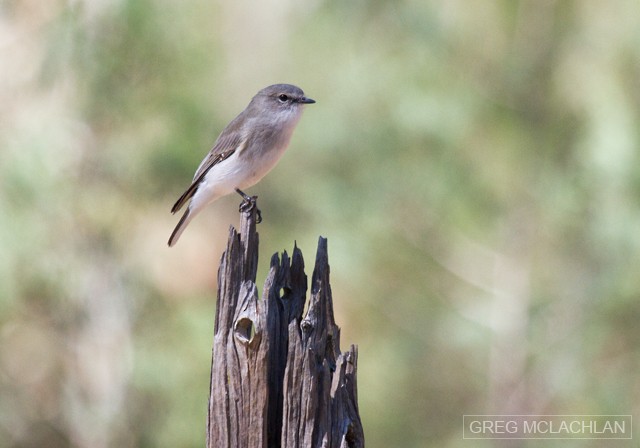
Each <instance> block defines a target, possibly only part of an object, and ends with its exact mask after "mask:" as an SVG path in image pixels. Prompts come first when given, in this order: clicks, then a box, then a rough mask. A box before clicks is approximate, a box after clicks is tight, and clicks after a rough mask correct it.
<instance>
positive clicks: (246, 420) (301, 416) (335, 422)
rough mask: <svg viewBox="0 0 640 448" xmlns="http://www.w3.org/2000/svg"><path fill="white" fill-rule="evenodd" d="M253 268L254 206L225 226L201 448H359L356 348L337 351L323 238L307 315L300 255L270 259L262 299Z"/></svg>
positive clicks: (361, 444) (255, 246)
mask: <svg viewBox="0 0 640 448" xmlns="http://www.w3.org/2000/svg"><path fill="white" fill-rule="evenodd" d="M257 266H258V233H257V232H256V208H255V207H254V208H253V209H252V210H249V211H246V212H242V213H241V222H240V233H238V232H237V231H236V230H235V229H234V228H233V227H231V229H230V232H229V240H228V243H227V249H226V250H225V252H224V254H223V255H222V259H221V262H220V268H219V270H218V299H217V307H216V319H215V326H214V328H215V330H214V339H213V356H212V361H211V387H210V396H209V412H208V420H207V447H208V448H222V447H229V448H238V447H251V448H253V447H269V448H271V447H292V448H293V447H296V448H297V447H328V448H333V447H335V448H338V447H340V448H346V447H364V433H363V430H362V424H361V421H360V416H359V412H358V396H357V385H356V367H357V361H358V349H357V347H356V346H354V345H352V346H351V347H350V349H349V350H348V351H347V352H344V353H341V352H340V328H338V326H337V325H336V323H335V321H334V316H333V300H332V296H331V286H330V284H329V261H328V255H327V240H326V239H325V238H322V237H320V238H319V241H318V251H317V255H316V263H315V268H314V271H313V275H312V279H311V297H310V300H309V306H308V309H307V311H306V314H304V317H303V312H304V306H305V301H306V293H307V276H306V274H305V272H304V260H303V257H302V252H301V251H300V250H299V249H298V248H297V247H294V250H293V255H292V257H291V258H289V256H288V255H287V253H286V252H284V253H283V254H282V257H281V258H280V257H279V256H278V254H277V253H276V254H274V255H273V256H272V257H271V267H270V271H269V275H268V277H267V279H266V281H265V284H264V289H263V293H262V299H258V290H257V288H256V285H255V280H256V272H257Z"/></svg>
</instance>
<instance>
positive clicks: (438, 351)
mask: <svg viewBox="0 0 640 448" xmlns="http://www.w3.org/2000/svg"><path fill="white" fill-rule="evenodd" d="M276 82H288V83H293V84H297V85H299V86H301V87H302V88H303V89H304V90H305V93H306V94H307V95H308V96H310V97H312V98H314V99H316V100H317V104H315V105H313V106H309V107H308V108H307V110H306V112H305V115H304V116H303V118H302V120H301V122H300V125H299V127H298V129H297V131H296V133H295V135H294V138H293V140H292V143H291V146H290V148H289V150H288V152H287V153H286V155H285V157H284V158H283V159H282V161H281V162H280V164H279V165H278V167H277V168H276V169H275V170H274V171H273V172H272V173H271V174H270V175H269V176H267V178H265V179H264V180H263V181H262V182H261V183H260V184H258V185H257V186H255V187H253V188H252V189H250V190H249V192H250V193H251V194H257V195H258V196H259V197H260V207H261V209H262V211H263V216H264V223H263V224H261V225H260V227H259V232H260V240H261V247H260V250H261V261H260V268H259V281H260V282H262V281H263V280H264V278H265V276H266V274H267V270H268V262H269V257H270V255H271V254H272V253H274V252H276V251H282V250H285V249H286V250H288V251H289V252H291V249H292V247H293V243H294V240H296V241H297V243H298V246H299V247H301V249H302V250H303V253H304V255H305V257H306V260H307V267H308V272H307V274H308V275H310V274H311V272H310V271H311V268H312V264H313V260H314V257H315V250H316V242H317V238H318V236H319V235H323V236H325V237H327V238H328V239H329V257H330V263H331V268H332V286H333V293H334V302H335V307H336V320H337V323H338V324H339V325H340V326H341V327H342V344H343V347H342V348H343V349H345V348H346V347H347V346H348V344H351V343H355V344H358V345H359V349H360V358H359V366H358V389H359V390H358V392H359V404H360V412H361V416H362V420H363V425H364V430H365V435H366V440H367V445H368V446H369V447H373V448H380V447H471V446H473V447H476V446H479V447H493V446H500V447H502V446H524V447H534V446H540V442H537V443H536V442H522V441H521V442H519V443H515V442H513V444H512V445H507V444H505V443H493V442H490V441H488V442H478V441H468V440H463V439H462V416H463V415H464V414H485V413H487V414H508V413H512V414H514V413H515V414H633V415H634V416H640V376H639V375H638V372H640V325H638V322H639V321H640V301H639V299H640V275H639V273H638V271H639V268H640V168H639V167H640V164H639V162H640V160H639V159H640V157H639V155H638V153H639V152H638V149H639V147H640V126H639V125H638V123H639V121H640V4H639V3H638V2H637V1H635V0H628V1H604V0H602V1H596V0H581V1H570V0H558V1H553V0H528V1H515V0H502V1H489V0H483V1H478V2H471V1H463V0H457V1H446V2H437V1H426V0H401V1H394V2H385V1H363V0H354V1H339V0H324V1H322V0H312V1H308V2H296V1H294V0H266V1H263V2H253V1H249V0H239V1H234V2H222V1H209V0H183V1H180V2H176V1H168V0H160V1H157V0H156V1H153V0H111V1H110V0H93V1H90V0H84V1H83V0H67V1H62V0H50V1H41V0H2V1H0V214H1V218H0V446H2V447H44V446H46V447H53V448H55V447H66V446H74V447H94V448H95V447H98V448H100V447H192V446H193V447H197V446H203V445H204V434H205V419H206V409H207V398H208V386H209V377H208V375H209V368H210V350H211V342H212V336H213V317H214V312H215V310H214V305H215V287H216V272H217V268H218V262H219V258H220V255H221V253H222V250H223V249H224V245H225V244H226V238H227V232H228V228H229V225H231V224H233V225H236V224H237V222H238V214H237V206H238V202H239V198H237V197H227V198H224V199H222V200H220V201H218V202H217V203H215V204H214V205H212V206H211V207H210V208H209V209H208V210H207V211H205V212H204V213H202V214H201V215H200V216H198V218H197V219H196V220H195V221H194V222H193V223H192V224H191V225H190V226H189V228H188V229H187V231H186V232H185V234H184V235H183V237H182V239H181V240H180V242H179V243H178V244H177V246H176V247H175V248H172V249H168V248H167V246H166V241H167V239H168V237H169V234H170V233H171V230H172V229H173V226H174V225H175V224H176V222H177V219H178V217H177V216H172V215H171V214H170V212H169V210H170V208H171V205H172V204H173V203H174V201H175V199H176V198H177V197H178V196H179V195H180V194H181V193H182V192H183V190H184V189H185V188H186V187H187V186H188V184H189V182H190V180H191V177H192V175H193V172H194V171H195V169H196V167H197V166H198V163H199V162H200V160H201V159H202V157H203V156H204V155H205V154H206V152H207V151H208V150H209V148H210V146H211V144H212V143H213V142H214V140H215V138H216V136H217V134H218V133H219V132H220V131H221V130H222V128H223V127H224V126H225V125H226V123H228V122H229V121H230V120H231V119H232V118H233V117H235V115H236V114H237V113H239V112H240V111H241V110H242V109H243V108H244V107H245V106H246V104H247V103H248V102H249V100H250V98H251V97H252V96H253V95H254V94H255V92H257V91H258V90H259V89H260V88H262V87H264V86H266V85H269V84H272V83H276ZM259 289H261V286H259ZM605 442H606V441H605ZM544 446H546V447H554V446H563V447H565V446H569V447H571V446H576V447H592V446H593V447H595V446H607V445H606V444H603V442H602V441H600V442H597V443H595V442H590V441H577V442H576V443H573V444H572V443H568V442H563V441H548V442H545V443H544ZM611 446H614V445H613V444H612V445H611ZM615 446H616V447H621V446H632V445H631V442H628V443H626V445H625V442H622V443H617V444H615ZM634 446H636V445H634Z"/></svg>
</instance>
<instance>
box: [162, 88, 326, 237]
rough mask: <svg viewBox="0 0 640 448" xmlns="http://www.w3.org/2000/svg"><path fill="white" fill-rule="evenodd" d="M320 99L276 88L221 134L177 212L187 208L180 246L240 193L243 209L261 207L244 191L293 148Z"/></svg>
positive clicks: (180, 224)
mask: <svg viewBox="0 0 640 448" xmlns="http://www.w3.org/2000/svg"><path fill="white" fill-rule="evenodd" d="M313 103H315V100H313V99H311V98H308V97H306V96H305V94H304V92H303V91H302V89H301V88H299V87H297V86H294V85H292V84H274V85H271V86H268V87H265V88H264V89H262V90H260V91H259V92H258V93H257V94H256V95H255V96H254V97H253V98H252V99H251V101H250V102H249V105H248V106H247V107H246V108H245V109H244V110H243V111H242V112H241V113H240V114H239V115H238V116H237V117H236V118H234V119H233V120H232V121H231V122H230V123H229V124H228V125H227V126H226V127H225V128H224V129H223V130H222V132H221V133H220V135H219V136H218V138H217V139H216V141H215V143H214V145H213V147H212V148H211V150H210V151H209V153H208V154H207V155H206V156H205V158H204V159H203V160H202V162H201V163H200V166H198V169H197V170H196V172H195V175H194V176H193V181H192V182H191V185H190V186H189V188H187V189H186V191H185V192H184V193H183V194H182V196H180V198H178V200H177V201H176V203H175V204H174V206H173V207H172V208H171V213H174V214H175V213H176V212H178V211H179V210H180V209H181V208H182V207H183V206H184V205H185V204H187V203H188V205H187V209H186V210H185V212H184V214H183V215H182V217H181V218H180V221H179V222H178V224H177V225H176V227H175V229H174V230H173V232H172V233H171V237H170V238H169V241H168V245H169V247H172V246H174V245H175V244H176V242H177V241H178V239H179V238H180V235H182V232H183V231H184V229H185V228H186V227H187V225H188V224H189V223H190V222H191V220H192V219H193V218H194V217H195V216H196V215H197V214H198V213H200V211H202V210H203V209H204V208H205V207H206V206H207V205H208V204H210V203H212V202H214V201H215V200H217V199H219V198H221V197H222V196H226V195H228V194H230V193H233V192H234V191H235V192H237V193H238V194H240V195H241V196H242V197H243V203H242V204H241V210H243V207H244V209H247V208H248V207H251V206H252V204H253V205H255V197H253V198H252V197H249V196H248V195H247V194H245V193H244V192H243V191H242V190H243V189H246V188H248V187H251V186H253V185H255V184H256V183H257V182H259V181H260V180H261V179H262V178H263V177H264V176H265V175H266V174H267V173H268V172H269V171H271V170H272V169H273V167H274V166H275V165H276V163H277V162H278V161H279V160H280V158H281V157H282V155H283V154H284V152H285V150H286V149H287V147H288V146H289V141H290V139H291V135H292V134H293V131H294V129H295V127H296V125H297V124H298V121H299V120H300V117H301V116H302V112H303V110H304V106H305V105H307V104H313Z"/></svg>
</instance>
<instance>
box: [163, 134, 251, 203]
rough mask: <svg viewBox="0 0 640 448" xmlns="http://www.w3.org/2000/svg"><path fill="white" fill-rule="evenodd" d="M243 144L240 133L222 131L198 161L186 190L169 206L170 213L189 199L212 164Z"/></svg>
mask: <svg viewBox="0 0 640 448" xmlns="http://www.w3.org/2000/svg"><path fill="white" fill-rule="evenodd" d="M244 145H246V140H245V139H243V138H242V136H241V134H240V133H238V132H234V133H230V134H227V135H224V132H223V135H221V136H220V138H219V139H218V141H216V144H215V145H214V147H213V148H211V151H209V154H207V157H205V158H204V160H203V161H202V163H200V166H199V167H198V169H197V170H196V174H195V176H193V182H192V183H191V185H190V186H189V188H187V191H185V192H184V193H183V194H182V196H180V198H179V199H178V200H177V201H176V203H175V204H174V205H173V208H171V213H175V212H177V211H178V210H180V209H181V208H182V206H183V205H184V204H185V203H186V202H187V201H188V200H189V199H191V197H192V196H193V195H194V194H195V192H196V191H197V190H198V187H199V186H200V183H201V182H202V180H203V179H204V176H206V174H207V173H208V172H209V170H210V169H211V168H212V167H213V166H215V165H217V164H218V163H220V162H222V161H223V160H225V159H228V158H229V157H231V155H232V154H233V153H235V152H236V151H241V150H242V148H243V147H244Z"/></svg>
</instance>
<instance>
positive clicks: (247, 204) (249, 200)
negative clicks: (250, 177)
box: [236, 188, 262, 224]
mask: <svg viewBox="0 0 640 448" xmlns="http://www.w3.org/2000/svg"><path fill="white" fill-rule="evenodd" d="M236 193H238V194H239V195H240V196H242V202H241V203H240V207H239V208H238V211H239V212H250V211H251V210H253V209H254V208H255V209H256V224H260V223H261V222H262V212H260V209H259V208H257V207H256V199H258V196H249V195H248V194H246V193H245V192H244V191H242V190H241V189H239V188H236Z"/></svg>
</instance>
